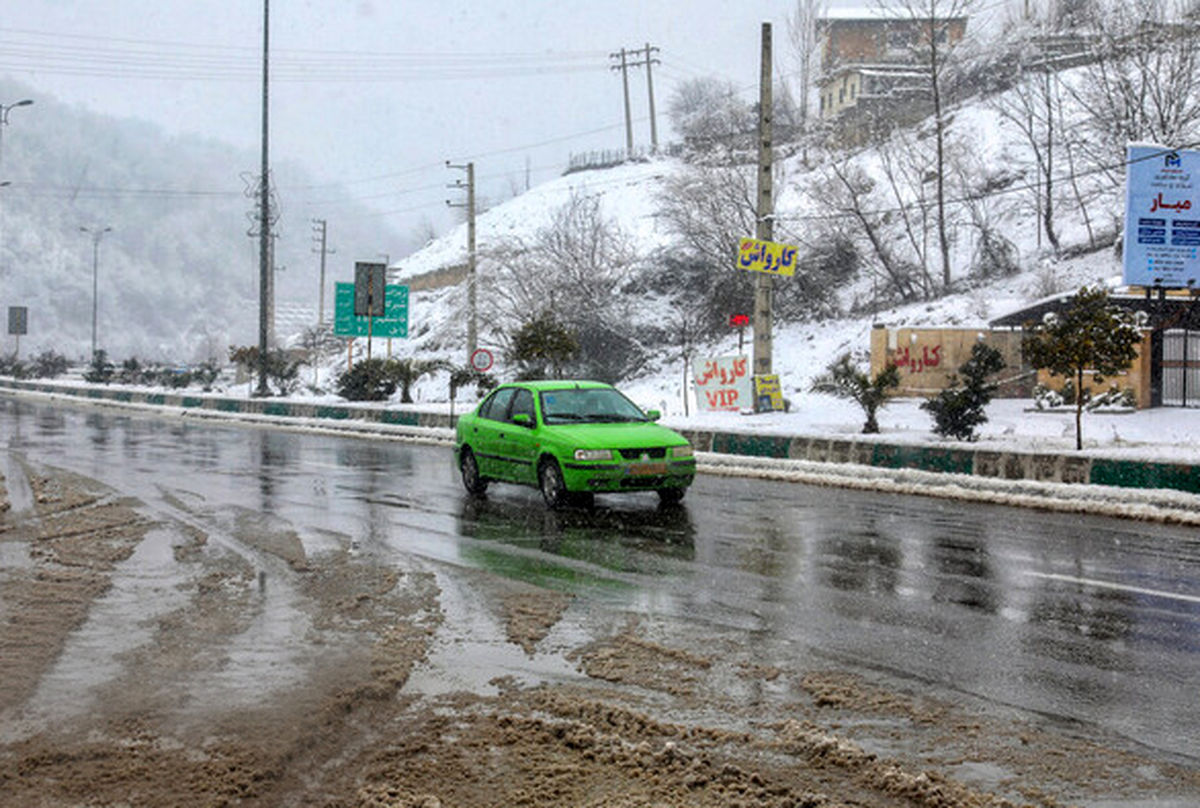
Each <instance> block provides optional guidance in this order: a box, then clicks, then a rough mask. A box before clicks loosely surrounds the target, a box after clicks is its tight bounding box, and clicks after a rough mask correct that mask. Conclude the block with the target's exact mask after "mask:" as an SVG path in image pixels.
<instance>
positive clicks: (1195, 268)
mask: <svg viewBox="0 0 1200 808" xmlns="http://www.w3.org/2000/svg"><path fill="white" fill-rule="evenodd" d="M1198 182H1200V152H1196V151H1184V150H1182V149H1169V148H1167V147H1165V146H1155V145H1140V144H1139V145H1133V144H1130V145H1129V147H1128V148H1127V153H1126V173H1125V268H1124V273H1123V276H1124V281H1125V283H1126V284H1128V285H1130V286H1163V287H1166V288H1179V287H1186V286H1188V284H1189V283H1197V282H1200V194H1198V193H1197V183H1198Z"/></svg>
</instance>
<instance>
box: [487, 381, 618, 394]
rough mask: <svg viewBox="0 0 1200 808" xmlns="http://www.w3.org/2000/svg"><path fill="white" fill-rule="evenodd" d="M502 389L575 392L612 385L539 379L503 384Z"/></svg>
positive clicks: (605, 387)
mask: <svg viewBox="0 0 1200 808" xmlns="http://www.w3.org/2000/svg"><path fill="white" fill-rule="evenodd" d="M501 387H525V388H528V389H530V390H533V391H535V392H538V393H541V392H544V391H546V390H573V389H595V388H600V389H608V388H611V387H612V385H611V384H605V383H604V382H593V381H587V380H585V379H538V380H534V381H526V382H508V383H506V384H502V385H501Z"/></svg>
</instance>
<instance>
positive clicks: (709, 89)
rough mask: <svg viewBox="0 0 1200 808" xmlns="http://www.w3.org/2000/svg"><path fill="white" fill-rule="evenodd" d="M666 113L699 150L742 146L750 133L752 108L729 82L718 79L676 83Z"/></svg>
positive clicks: (751, 132)
mask: <svg viewBox="0 0 1200 808" xmlns="http://www.w3.org/2000/svg"><path fill="white" fill-rule="evenodd" d="M667 117H668V118H669V119H670V121H671V125H672V126H673V127H674V128H675V131H676V132H678V133H679V134H680V135H681V136H682V137H683V139H684V140H685V141H686V142H687V143H688V144H689V145H691V146H693V147H694V148H698V149H701V150H710V149H712V148H714V147H715V146H718V145H723V146H725V148H726V149H727V150H729V151H732V150H734V149H737V148H744V147H747V146H749V144H750V143H751V141H752V140H753V136H754V130H755V120H756V117H755V113H754V110H753V109H752V108H751V106H750V104H748V103H747V102H745V101H743V100H742V99H741V98H740V97H739V96H738V90H737V86H736V85H735V84H734V83H733V82H730V81H725V80H722V79H717V78H712V77H702V78H694V79H688V80H687V81H684V82H681V83H680V84H678V85H676V86H675V89H674V91H673V92H672V93H671V97H670V98H669V99H668V101H667Z"/></svg>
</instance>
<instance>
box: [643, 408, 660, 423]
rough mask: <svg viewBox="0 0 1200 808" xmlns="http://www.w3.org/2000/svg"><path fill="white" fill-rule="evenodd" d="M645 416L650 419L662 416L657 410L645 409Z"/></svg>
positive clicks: (655, 419)
mask: <svg viewBox="0 0 1200 808" xmlns="http://www.w3.org/2000/svg"><path fill="white" fill-rule="evenodd" d="M646 417H647V418H649V419H650V420H651V421H657V420H658V419H659V418H662V413H661V412H659V411H658V410H646Z"/></svg>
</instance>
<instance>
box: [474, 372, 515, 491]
mask: <svg viewBox="0 0 1200 808" xmlns="http://www.w3.org/2000/svg"><path fill="white" fill-rule="evenodd" d="M515 393H516V390H515V389H514V388H512V387H501V388H500V389H499V390H497V391H495V392H494V393H492V394H491V395H490V396H488V398H487V400H485V401H484V402H483V404H482V405H480V407H479V417H478V418H476V419H475V423H474V424H472V425H471V431H470V434H467V435H464V436H463V437H464V440H466V441H467V442H468V443H470V445H471V446H472V448H473V449H474V451H475V460H476V461H477V462H478V463H479V473H480V474H481V475H483V476H484V477H493V478H497V479H507V478H508V475H507V471H508V464H507V463H505V462H504V461H503V459H502V454H501V453H502V451H503V447H502V446H501V441H502V438H501V437H500V435H501V434H502V433H503V431H504V430H505V429H508V428H510V427H511V425H510V424H509V423H508V405H509V404H510V403H511V402H512V397H513V395H514V394H515Z"/></svg>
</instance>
